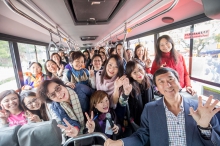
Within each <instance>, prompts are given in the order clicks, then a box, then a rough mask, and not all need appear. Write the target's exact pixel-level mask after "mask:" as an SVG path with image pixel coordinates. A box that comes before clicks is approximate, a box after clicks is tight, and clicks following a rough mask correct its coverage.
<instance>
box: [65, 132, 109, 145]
mask: <svg viewBox="0 0 220 146" xmlns="http://www.w3.org/2000/svg"><path fill="white" fill-rule="evenodd" d="M91 137H101V138H103V139H104V140H105V141H106V140H107V138H108V137H107V136H106V135H105V134H103V133H100V132H93V133H89V134H83V135H79V136H76V137H73V138H70V139H68V140H67V141H66V142H65V143H64V145H63V146H67V145H68V144H69V143H70V142H73V141H76V140H81V139H86V138H91Z"/></svg>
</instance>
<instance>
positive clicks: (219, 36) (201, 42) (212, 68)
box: [191, 20, 220, 83]
mask: <svg viewBox="0 0 220 146" xmlns="http://www.w3.org/2000/svg"><path fill="white" fill-rule="evenodd" d="M219 27H220V20H211V21H206V22H203V23H198V24H195V25H194V34H193V37H195V38H194V39H193V59H192V75H191V76H192V77H195V78H199V79H203V80H204V79H205V80H207V81H211V82H214V83H220V30H219Z"/></svg>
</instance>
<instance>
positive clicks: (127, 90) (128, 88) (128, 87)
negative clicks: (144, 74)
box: [123, 78, 132, 95]
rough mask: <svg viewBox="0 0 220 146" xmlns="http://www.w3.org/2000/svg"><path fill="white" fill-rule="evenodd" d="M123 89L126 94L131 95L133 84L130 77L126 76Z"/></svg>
mask: <svg viewBox="0 0 220 146" xmlns="http://www.w3.org/2000/svg"><path fill="white" fill-rule="evenodd" d="M123 90H124V94H125V95H129V94H130V93H131V90H132V85H131V84H130V83H129V79H128V78H125V79H124V80H123Z"/></svg>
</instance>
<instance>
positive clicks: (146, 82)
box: [125, 61, 151, 97]
mask: <svg viewBox="0 0 220 146" xmlns="http://www.w3.org/2000/svg"><path fill="white" fill-rule="evenodd" d="M138 64H139V63H138V62H136V61H129V62H128V63H127V64H126V71H125V74H126V75H127V77H128V79H129V81H130V83H131V84H132V87H133V89H134V91H135V93H136V94H140V93H141V90H140V88H139V83H138V82H137V81H135V80H134V79H133V78H132V77H131V73H132V72H133V71H134V69H135V67H136V66H137V65H138ZM139 65H140V64H139ZM140 67H141V69H142V70H143V72H144V73H145V70H144V68H143V66H141V65H140ZM141 85H142V86H143V87H144V89H148V88H150V86H151V81H150V79H149V77H148V76H147V74H146V73H145V75H144V79H143V81H142V83H141ZM135 93H133V92H131V96H132V97H135V96H136V95H134V94H135Z"/></svg>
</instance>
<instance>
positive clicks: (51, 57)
mask: <svg viewBox="0 0 220 146" xmlns="http://www.w3.org/2000/svg"><path fill="white" fill-rule="evenodd" d="M54 55H58V57H59V58H60V63H61V62H62V59H61V56H60V55H59V54H58V53H52V54H51V56H50V59H53V56H54Z"/></svg>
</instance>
